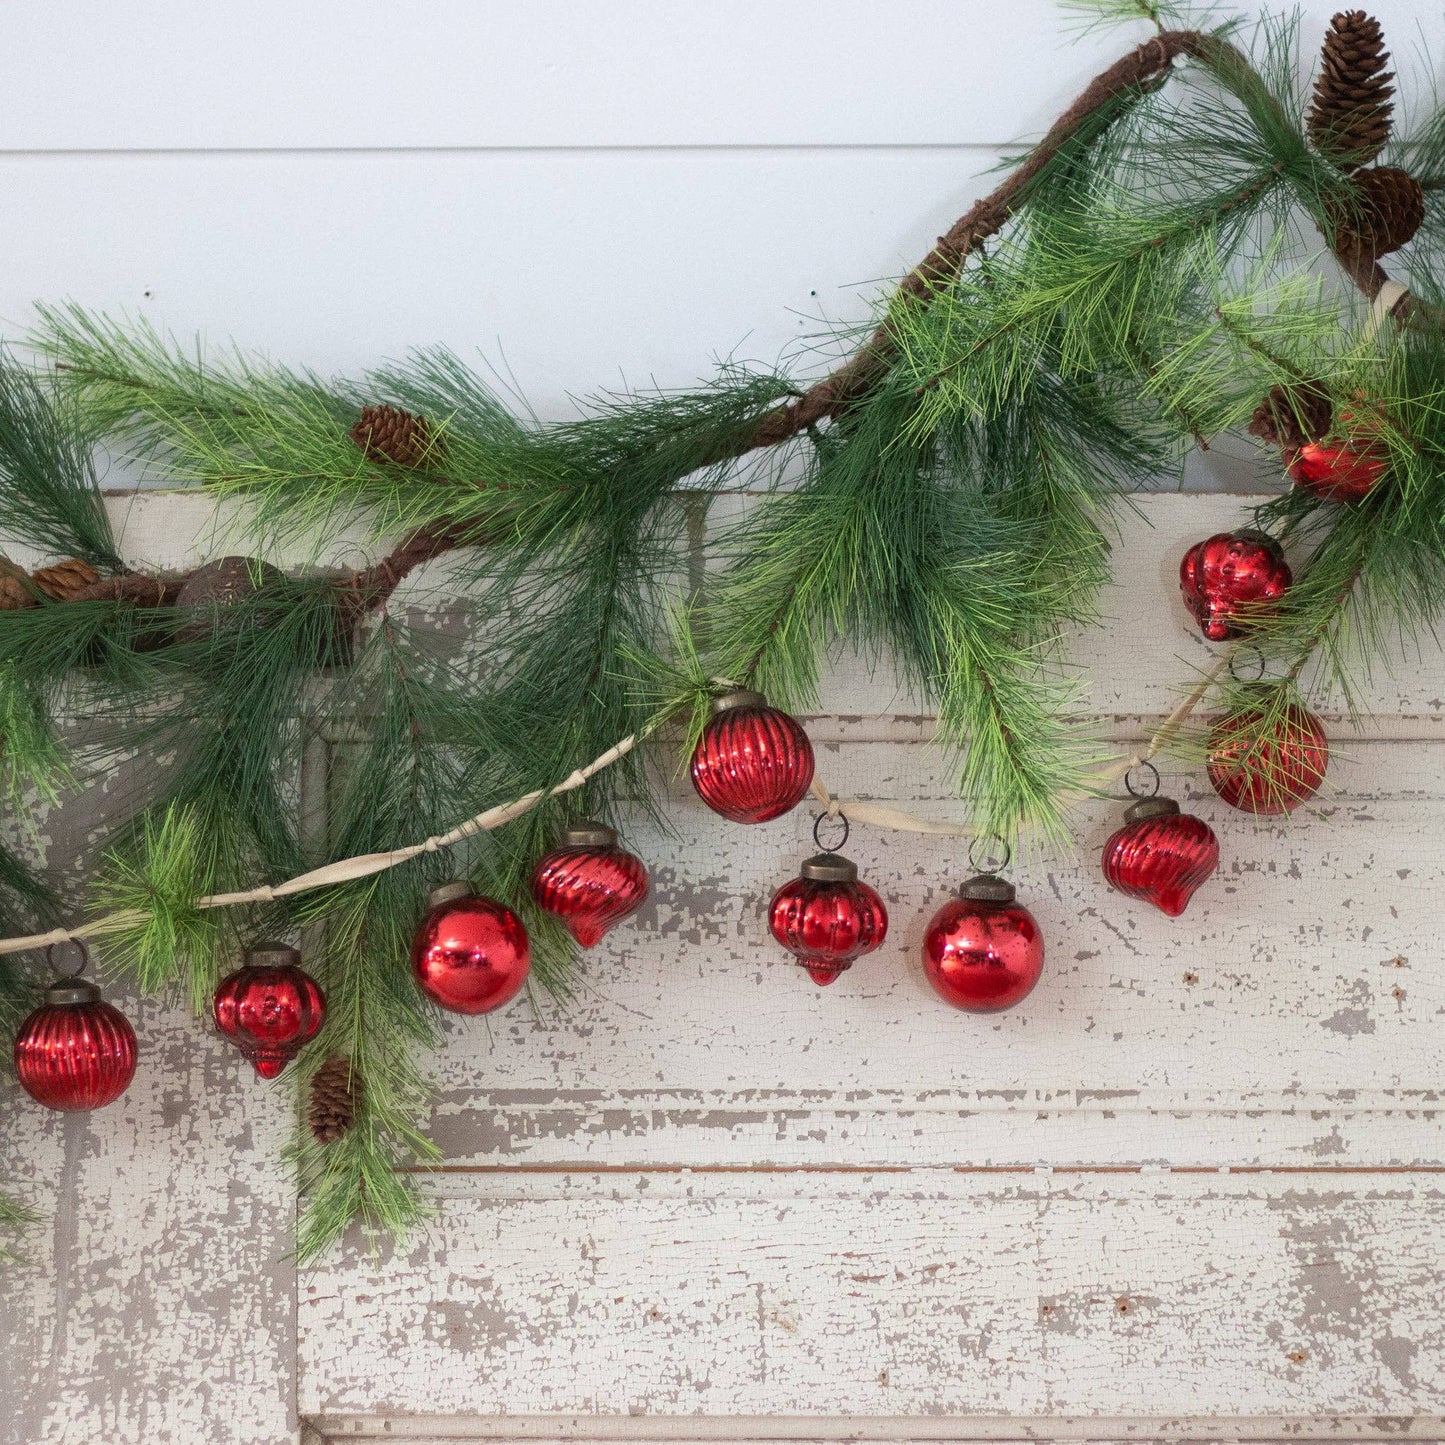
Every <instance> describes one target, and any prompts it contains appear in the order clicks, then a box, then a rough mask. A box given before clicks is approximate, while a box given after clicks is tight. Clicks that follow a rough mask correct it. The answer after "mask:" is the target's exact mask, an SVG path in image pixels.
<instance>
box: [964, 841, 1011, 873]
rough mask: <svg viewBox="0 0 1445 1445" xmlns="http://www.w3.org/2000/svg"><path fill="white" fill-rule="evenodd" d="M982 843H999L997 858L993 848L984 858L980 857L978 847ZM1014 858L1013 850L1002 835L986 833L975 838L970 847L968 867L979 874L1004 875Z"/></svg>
mask: <svg viewBox="0 0 1445 1445" xmlns="http://www.w3.org/2000/svg"><path fill="white" fill-rule="evenodd" d="M980 843H990V844H992V843H997V844H998V846H999V850H1000V851H999V854H998V856H995V854H994V851H993V849H992V848H990V849H989V851H988V852H986V853H985V854H984V855H983V857H981V858H980V857H979V856H978V845H979V844H980ZM1012 858H1013V849H1012V848H1010V847H1009V845H1008V839H1007V838H1005V837H1004V836H1003V834H1001V833H984V834H982V835H980V836H977V837H975V838H974V839H973V840H972V842H970V843H969V845H968V866H969V867H970V868H972V869H974V871H975V872H978V873H1002V872H1003V870H1004V869H1005V868H1007V867H1008V865H1009V863H1010V861H1011V860H1012Z"/></svg>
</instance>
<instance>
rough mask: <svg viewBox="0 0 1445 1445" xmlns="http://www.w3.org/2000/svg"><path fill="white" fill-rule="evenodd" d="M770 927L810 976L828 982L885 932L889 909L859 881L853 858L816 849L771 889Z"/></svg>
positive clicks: (882, 936) (876, 945) (822, 983)
mask: <svg viewBox="0 0 1445 1445" xmlns="http://www.w3.org/2000/svg"><path fill="white" fill-rule="evenodd" d="M768 927H769V928H770V929H771V930H772V934H773V937H774V938H776V939H777V940H778V942H779V943H781V944H782V945H783V947H784V948H786V949H787V950H788V952H789V953H791V954H792V955H793V957H794V958H796V959H797V960H798V962H799V963H800V964H802V965H803V967H804V968H805V969H807V971H808V976H809V977H810V978H811V979H812V980H813V982H814V983H816V984H818V985H820V986H826V985H828V984H830V983H832V982H833V980H834V979H835V978H837V977H838V975H839V974H840V973H843V972H844V971H845V970H847V969H849V968H852V966H853V962H854V960H855V959H858V958H861V957H862V956H863V955H864V954H865V953H872V952H873V950H874V949H875V948H877V947H878V945H879V944H880V943H882V942H883V940H884V939H885V938H886V937H887V936H888V910H887V908H886V907H884V904H883V900H882V899H881V898H880V897H879V896H878V894H877V893H876V892H875V891H874V890H873V889H872V888H870V887H869V886H868V885H867V884H866V883H861V882H859V880H858V867H857V864H855V863H852V862H850V861H849V860H848V859H847V858H840V857H839V856H838V855H837V854H836V853H819V854H817V855H816V856H815V857H812V858H809V859H808V860H807V861H806V862H804V864H803V865H802V867H800V868H799V869H798V876H797V877H796V878H794V879H793V880H792V881H791V882H788V883H784V884H783V886H782V887H781V888H779V889H778V891H777V892H776V893H775V894H773V901H772V902H771V903H770V904H769V905H768Z"/></svg>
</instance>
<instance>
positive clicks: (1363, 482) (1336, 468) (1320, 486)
mask: <svg viewBox="0 0 1445 1445" xmlns="http://www.w3.org/2000/svg"><path fill="white" fill-rule="evenodd" d="M1385 466H1386V463H1385V459H1384V457H1383V456H1381V455H1380V454H1379V452H1378V451H1376V450H1374V449H1371V448H1368V447H1367V448H1364V449H1361V448H1359V447H1353V446H1350V445H1348V444H1347V443H1343V442H1306V443H1305V444H1304V446H1302V447H1301V448H1300V449H1299V450H1298V451H1297V452H1296V453H1295V454H1294V458H1293V460H1292V461H1291V462H1290V464H1289V475H1290V480H1291V481H1293V482H1294V484H1295V485H1296V486H1298V487H1303V488H1304V489H1305V491H1307V492H1313V493H1314V494H1315V496H1317V497H1320V498H1322V499H1323V500H1324V501H1326V502H1358V501H1360V500H1361V499H1362V498H1364V497H1367V496H1369V494H1370V492H1371V491H1373V490H1374V487H1375V484H1376V483H1377V482H1378V481H1379V480H1380V478H1381V477H1383V476H1384V475H1385Z"/></svg>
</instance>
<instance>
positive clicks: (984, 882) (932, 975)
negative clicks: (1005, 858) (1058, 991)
mask: <svg viewBox="0 0 1445 1445" xmlns="http://www.w3.org/2000/svg"><path fill="white" fill-rule="evenodd" d="M1043 969H1044V938H1043V934H1041V933H1040V932H1039V925H1038V921H1037V920H1036V919H1035V918H1034V916H1033V914H1032V913H1030V912H1029V911H1028V909H1027V908H1025V907H1023V905H1022V904H1020V903H1017V902H1015V901H1014V889H1013V885H1012V884H1011V883H1007V882H1005V881H1004V880H1003V879H1002V878H999V877H997V876H996V875H995V874H992V873H980V874H979V875H978V877H976V878H970V879H969V880H968V882H967V883H965V884H963V886H962V887H961V888H960V889H959V890H958V897H957V898H955V899H953V900H952V901H950V902H948V903H945V904H944V905H943V907H942V908H940V909H939V910H938V912H937V913H935V914H934V915H933V921H932V922H931V923H930V924H929V925H928V931H927V932H926V933H925V934H924V935H923V971H924V973H926V974H927V975H928V981H929V983H931V984H932V985H933V990H934V992H935V993H936V994H938V996H939V997H940V998H941V999H943V1000H944V1001H945V1002H946V1003H951V1004H952V1005H953V1006H954V1008H960V1009H966V1010H967V1011H968V1012H969V1013H996V1012H997V1011H998V1010H999V1009H1006V1008H1012V1007H1013V1006H1014V1005H1015V1004H1016V1003H1019V1002H1021V1001H1022V1000H1023V999H1025V998H1027V997H1028V995H1029V994H1030V993H1031V992H1032V991H1033V987H1034V985H1035V984H1036V983H1037V982H1038V981H1039V975H1040V974H1041V973H1042V972H1043Z"/></svg>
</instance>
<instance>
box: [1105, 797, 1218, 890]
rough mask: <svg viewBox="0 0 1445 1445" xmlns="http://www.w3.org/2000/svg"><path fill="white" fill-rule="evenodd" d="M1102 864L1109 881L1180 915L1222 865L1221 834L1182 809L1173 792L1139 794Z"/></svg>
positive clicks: (1201, 819) (1106, 849) (1112, 885)
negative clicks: (1160, 795) (1165, 795)
mask: <svg viewBox="0 0 1445 1445" xmlns="http://www.w3.org/2000/svg"><path fill="white" fill-rule="evenodd" d="M1103 865H1104V877H1105V879H1106V880H1107V881H1108V882H1109V884H1110V886H1111V887H1114V888H1117V889H1118V890H1119V892H1120V893H1127V894H1128V895H1129V897H1131V898H1142V899H1143V900H1144V901H1145V902H1146V903H1152V904H1153V905H1154V906H1155V908H1157V909H1158V910H1159V911H1160V912H1161V913H1167V914H1168V915H1169V917H1170V918H1178V917H1179V915H1180V914H1181V913H1183V912H1184V910H1185V909H1186V908H1187V907H1188V906H1189V900H1190V899H1191V898H1192V897H1193V896H1194V891H1195V889H1197V888H1198V887H1199V886H1200V885H1201V884H1202V883H1203V882H1204V881H1205V880H1206V879H1207V878H1208V877H1209V876H1210V874H1212V873H1213V872H1214V870H1215V869H1216V868H1217V867H1219V839H1218V838H1216V837H1215V836H1214V829H1213V828H1211V827H1210V826H1209V824H1208V823H1206V822H1205V821H1204V819H1203V818H1195V817H1193V816H1191V815H1190V814H1188V813H1181V812H1180V811H1179V804H1178V803H1176V802H1175V801H1174V799H1173V798H1141V799H1140V800H1139V801H1138V802H1137V803H1135V804H1134V805H1133V806H1132V807H1130V809H1129V810H1128V812H1126V813H1125V814H1124V826H1123V827H1122V828H1120V829H1119V830H1118V832H1116V833H1115V834H1114V835H1113V836H1112V837H1111V838H1110V839H1109V841H1108V842H1107V843H1105V844H1104V855H1103Z"/></svg>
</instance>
